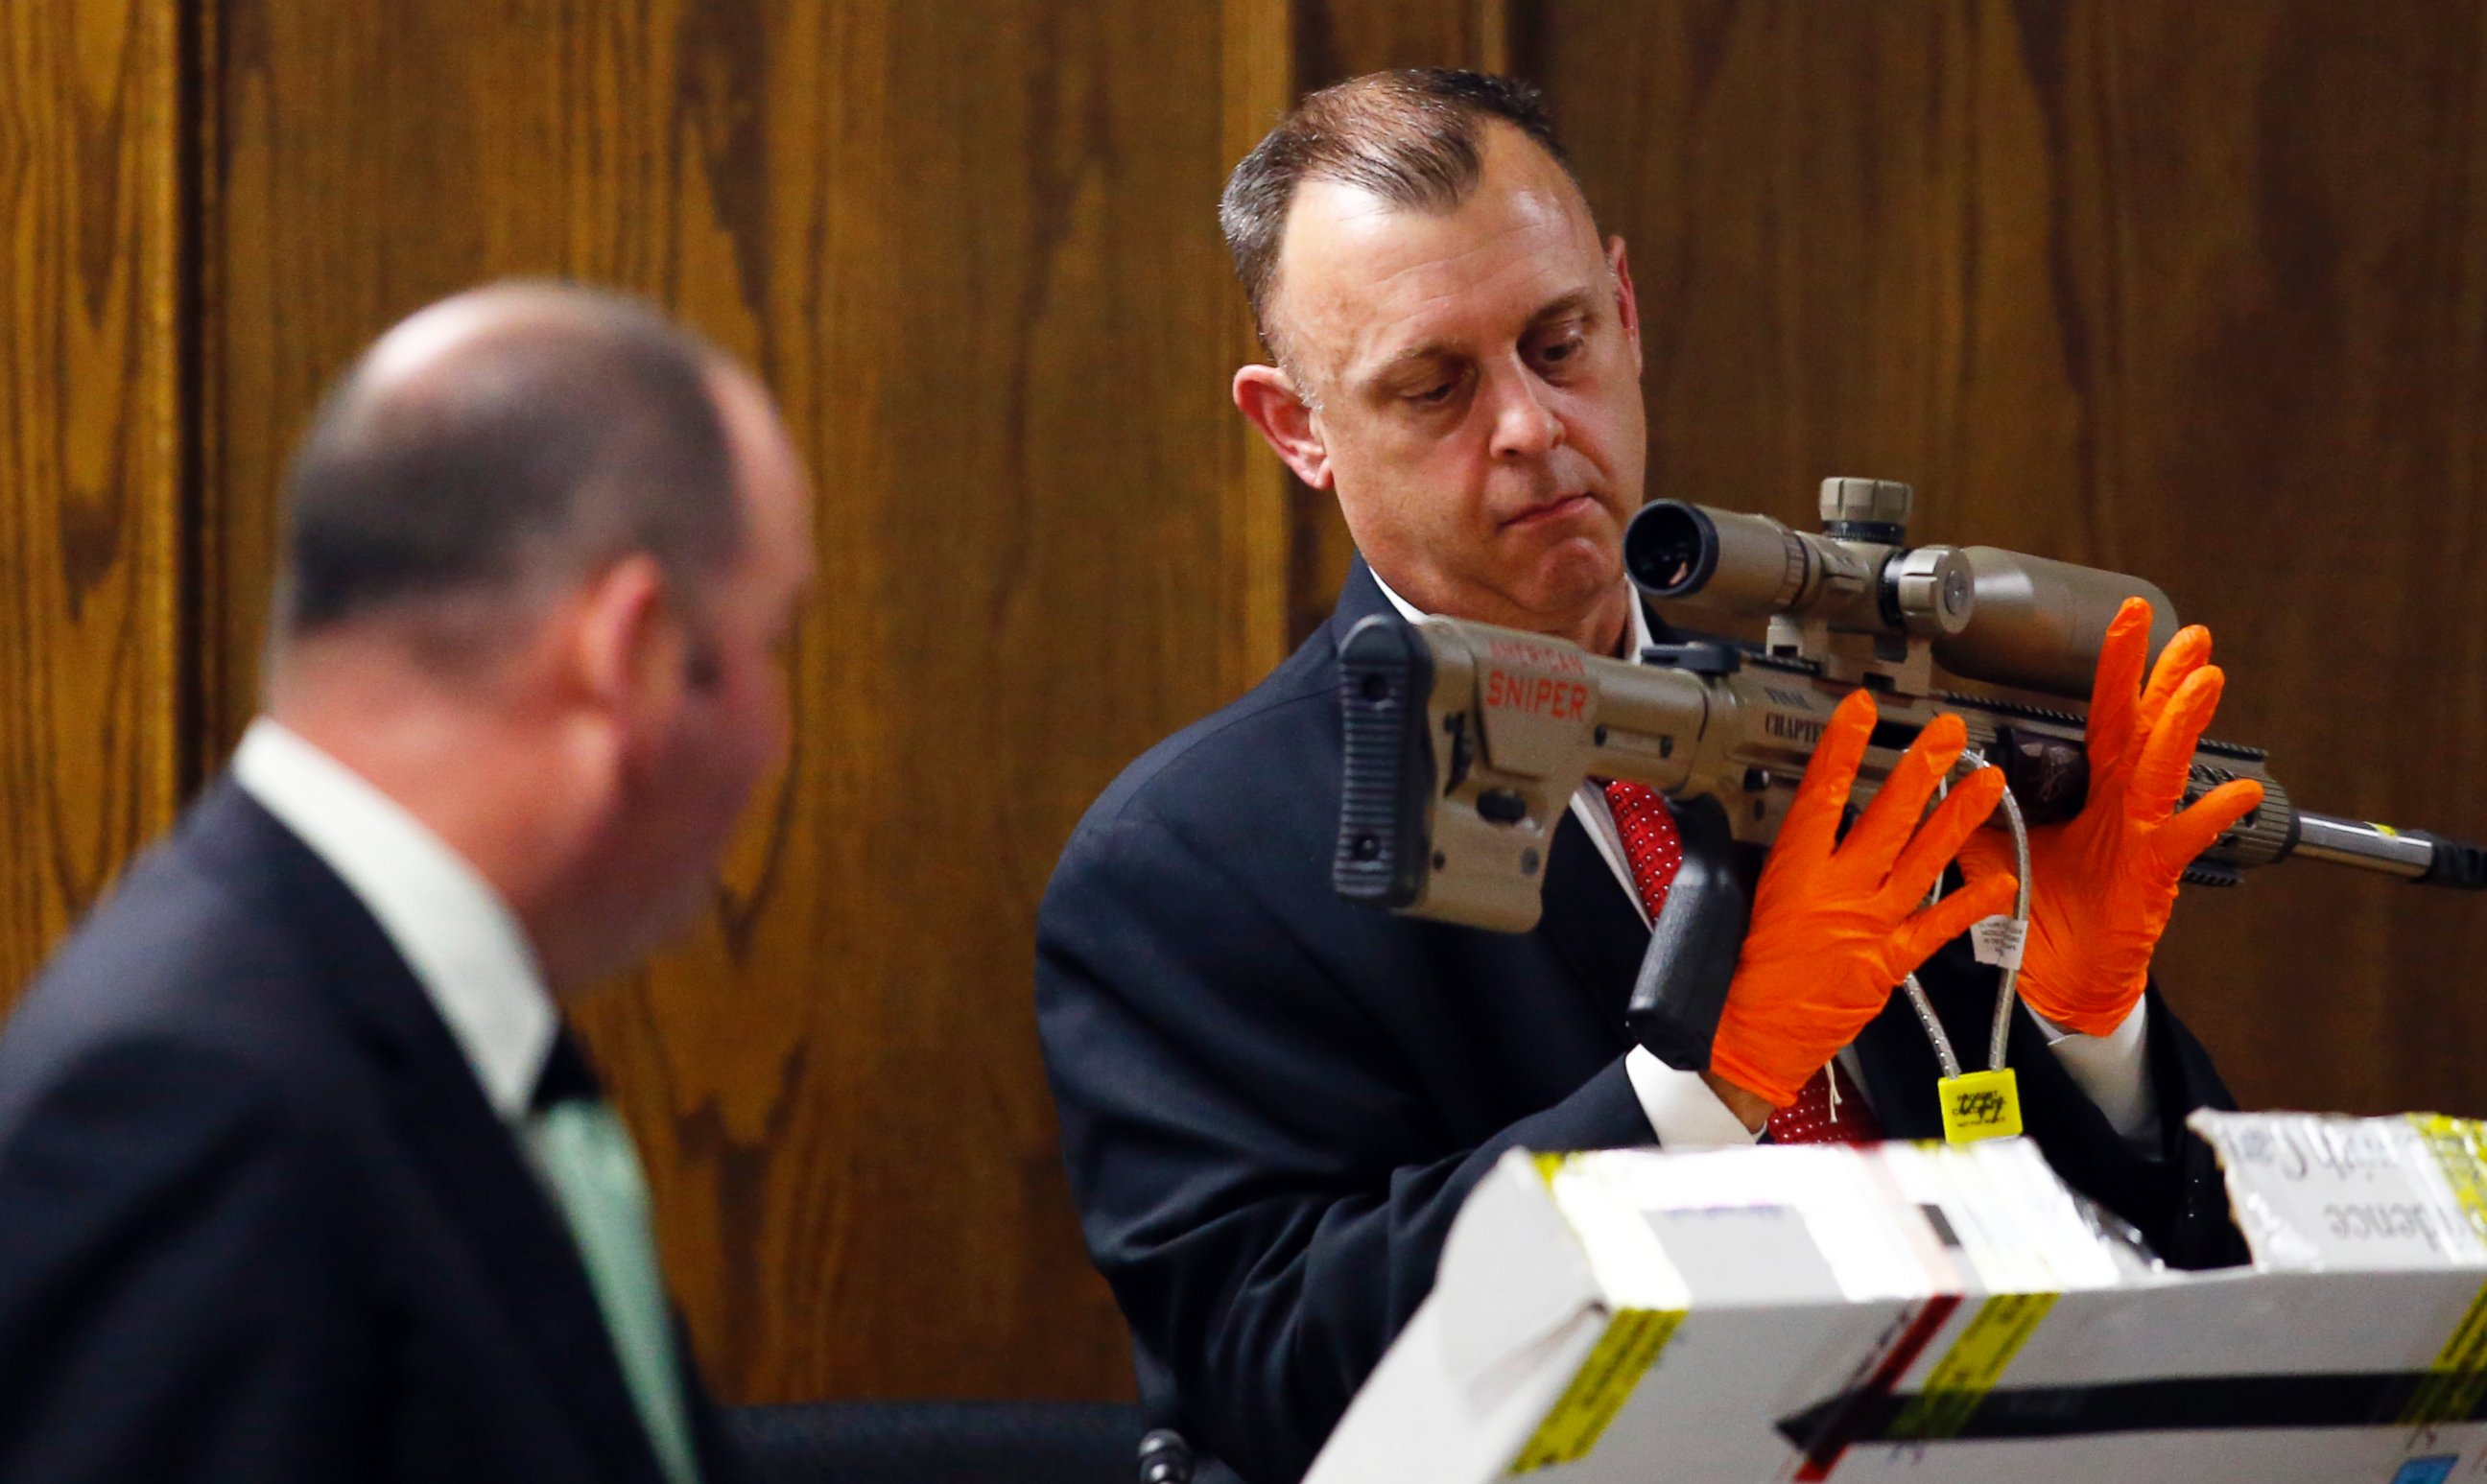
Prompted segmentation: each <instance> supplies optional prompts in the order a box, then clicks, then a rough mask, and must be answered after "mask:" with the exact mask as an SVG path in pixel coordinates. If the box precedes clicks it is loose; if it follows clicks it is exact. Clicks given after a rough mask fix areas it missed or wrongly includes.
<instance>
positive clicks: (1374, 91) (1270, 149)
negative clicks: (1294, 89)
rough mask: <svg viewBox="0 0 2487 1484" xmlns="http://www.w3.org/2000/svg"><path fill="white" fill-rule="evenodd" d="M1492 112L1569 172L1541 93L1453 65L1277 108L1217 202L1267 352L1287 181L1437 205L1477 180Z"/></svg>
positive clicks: (1288, 203) (1455, 198) (1360, 82)
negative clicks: (1279, 113) (1274, 120)
mask: <svg viewBox="0 0 2487 1484" xmlns="http://www.w3.org/2000/svg"><path fill="white" fill-rule="evenodd" d="M1495 119H1499V120H1501V121H1502V122H1503V123H1506V124H1509V125H1511V126H1514V127H1515V128H1518V129H1519V130H1520V131H1521V132H1522V133H1523V134H1526V135H1527V136H1528V137H1529V138H1530V139H1532V140H1534V141H1536V143H1537V144H1538V146H1539V147H1540V148H1542V149H1543V150H1545V151H1546V153H1547V154H1548V155H1550V156H1551V157H1552V159H1553V160H1554V162H1555V163H1557V164H1559V165H1561V166H1562V167H1563V169H1564V172H1565V173H1566V174H1569V173H1570V172H1571V169H1572V166H1571V162H1570V160H1569V159H1567V158H1566V157H1565V155H1564V153H1563V142H1562V140H1561V138H1560V137H1559V136H1558V135H1557V134H1556V133H1555V131H1554V121H1553V118H1552V116H1551V115H1550V114H1549V113H1548V112H1547V109H1546V100H1545V98H1544V96H1543V95H1541V94H1540V93H1539V92H1538V91H1537V89H1535V88H1534V87H1531V86H1530V85H1529V84H1527V83H1524V82H1522V81H1520V80H1519V79H1517V78H1513V77H1499V76H1495V75H1492V74H1489V73H1484V72H1470V71H1464V70H1458V69H1453V68H1403V69H1400V70H1396V71H1387V72H1368V73H1366V74H1365V75H1363V76H1361V77H1352V78H1349V79H1348V80H1347V81H1345V82H1342V83H1337V84H1334V85H1332V86H1330V87H1327V88H1324V89H1322V90H1321V91H1320V92H1318V93H1313V94H1310V95H1307V96H1306V97H1305V98H1304V99H1303V100H1302V101H1301V102H1299V103H1298V104H1296V106H1295V107H1294V108H1292V109H1290V110H1288V112H1287V115H1286V117H1285V118H1282V119H1280V120H1279V121H1278V126H1277V127H1275V128H1273V129H1271V130H1270V132H1269V134H1268V135H1267V136H1266V137H1264V138H1263V139H1262V141H1261V142H1260V143H1259V144H1258V145H1255V146H1254V147H1253V149H1252V153H1251V154H1246V155H1244V159H1243V162H1242V163H1241V164H1238V165H1237V166H1236V167H1235V173H1234V174H1233V175H1231V176H1229V177H1227V180H1226V191H1225V194H1224V195H1223V196H1221V197H1220V198H1219V199H1218V203H1217V224H1218V226H1219V228H1220V229H1222V230H1223V231H1224V233H1225V234H1226V250H1227V251H1228V252H1229V253H1230V254H1232V255H1233V256H1234V259H1235V274H1236V276H1237V277H1238V278H1241V279H1242V280H1243V281H1244V297H1245V298H1247V299H1249V300H1250V301H1251V305H1252V323H1253V325H1254V327H1255V328H1257V329H1258V330H1259V331H1260V332H1261V341H1262V344H1264V345H1266V346H1268V347H1269V349H1270V350H1271V353H1272V354H1273V355H1278V356H1280V357H1281V358H1283V357H1284V355H1285V353H1286V352H1285V350H1284V348H1283V347H1281V346H1280V345H1279V344H1278V343H1277V339H1276V337H1275V336H1274V335H1273V334H1272V333H1271V322H1270V299H1271V294H1273V293H1274V292H1275V290H1276V287H1277V279H1278V247H1279V243H1280V241H1281V239H1282V238H1284V237H1285V235H1286V227H1287V211H1288V209H1289V208H1290V207H1292V206H1293V205H1294V204H1295V199H1296V190H1297V187H1299V186H1300V185H1301V184H1303V183H1304V182H1307V181H1334V182H1341V183H1343V184H1348V185H1353V186H1355V187H1357V188H1358V189H1361V190H1366V191H1370V192H1372V193H1373V194H1374V195H1377V196H1379V197H1381V198H1382V199H1383V200H1384V201H1387V202H1390V203H1392V204H1394V205H1397V206H1401V207H1408V208H1414V209H1419V210H1430V211H1444V210H1451V209H1453V208H1455V207H1457V206H1458V205H1459V204H1460V203H1461V202H1463V201H1466V200H1467V196H1468V193H1469V192H1470V191H1472V190H1474V189H1476V184H1477V182H1478V180H1480V179H1481V178H1482V177H1483V175H1484V172H1485V162H1484V154H1483V151H1482V149H1481V139H1482V132H1483V129H1484V126H1485V125H1486V124H1487V123H1488V122H1489V121H1491V120H1495ZM1574 183H1576V184H1577V183H1578V179H1577V177H1576V178H1575V182H1574Z"/></svg>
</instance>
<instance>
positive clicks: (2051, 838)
mask: <svg viewBox="0 0 2487 1484" xmlns="http://www.w3.org/2000/svg"><path fill="white" fill-rule="evenodd" d="M2149 653H2150V604H2149V603H2147V602H2143V601H2142V600H2141V599H2138V598H2128V599H2126V600H2125V602H2124V606H2123V607H2121V608H2119V609H2117V610H2116V615H2115V618H2114V620H2113V622H2111V623H2110V624H2109V625H2108V630H2107V642H2106V643H2105V644H2103V645H2101V646H2100V648H2099V667H2098V679H2097V680H2096V681H2095V682H2094V683H2093V684H2092V686H2091V690H2090V719H2089V736H2088V749H2089V760H2090V789H2089V798H2088V799H2087V800H2086V801H2085V802H2084V803H2083V804H2082V812H2081V813H2080V814H2079V815H2078V816H2076V817H2075V818H2073V819H2071V820H2068V821H2066V822H2065V823H2063V824H2061V825H2050V826H2045V827H2043V828H2038V829H2032V830H2030V831H2029V878H2030V880H2029V939H2028V942H2027V944H2026V946H2025V947H2024V949H2023V952H2022V961H2021V981H2020V990H2021V997H2022V998H2024V999H2026V1000H2027V1001H2028V1002H2029V1008H2030V1009H2032V1010H2035V1011H2037V1012H2038V1013H2039V1014H2040V1015H2043V1016H2045V1017H2046V1018H2047V1019H2048V1020H2051V1021H2053V1022H2055V1023H2056V1024H2058V1025H2063V1026H2068V1027H2070V1028H2071V1029H2074V1030H2078V1031H2080V1032H2082V1034H2083V1035H2090V1036H2104V1035H2106V1034H2108V1033H2109V1032H2110V1031H2112V1030H2114V1029H2115V1028H2116V1026H2117V1025H2119V1024H2121V1023H2123V1022H2124V1018H2125V1017H2126V1016H2127V1015H2130V1014H2131V1013H2132V1012H2133V1004H2134V1001H2136V1000H2138V999H2139V998H2140V997H2141V991H2142V987H2143V985H2144V984H2145V983H2146V982H2147V981H2148V978H2149V974H2150V954H2151V950H2153V949H2154V948H2156V947H2158V946H2159V935H2160V934H2161V932H2163V931H2164V930H2165V929H2166V926H2167V914H2168V912H2169V911H2170V910H2172V909H2174V907H2175V906H2176V878H2177V877H2178V875H2179V874H2180V873H2182V872H2183V871H2184V869H2185V867H2186V866H2187V865H2189V864H2190V863H2192V861H2193V859H2194V856H2196V855H2198V854H2202V852H2203V851H2204V850H2206V849H2208V848H2209V846H2210V844H2211V842H2212V841H2214V840H2216V839H2218V838H2219V837H2220V834H2221V833H2222V831H2223V830H2225V829H2226V828H2227V827H2228V826H2231V825H2233V824H2235V823H2236V822H2237V821H2239V820H2241V819H2243V818H2245V817H2246V816H2247V815H2248V814H2250V813H2252V812H2253V809H2254V806H2255V805H2256V804H2259V803H2260V802H2262V785H2261V784H2259V783H2256V782H2254V781H2253V780H2251V779H2249V778H2240V779H2237V780H2236V781H2234V782H2231V783H2223V784H2222V785H2220V786H2219V787H2218V788H2215V789H2213V790H2211V792H2209V793H2208V794H2205V795H2204V796H2202V798H2200V799H2199V800H2197V801H2196V802H2195V803H2194V806H2193V807H2192V808H2190V809H2187V810H2186V811H2185V812H2183V813H2182V814H2177V813H2175V812H2174V810H2175V807H2176V801H2177V800H2178V799H2179V798H2183V797H2184V793H2185V777H2186V771H2187V770H2188V768H2189V767H2190V766H2191V765H2192V763H2193V761H2194V744H2195V743H2196V742H2200V741H2201V740H2202V730H2203V728H2205V727H2207V726H2209V725H2210V724H2211V714H2212V713H2213V712H2214V711H2216V710H2217V709H2218V708H2219V704H2220V689H2221V687H2222V686H2223V685H2225V684H2226V678H2225V677H2224V676H2223V675H2222V673H2221V672H2220V667H2219V666H2218V665H2215V664H2211V663H2209V662H2208V661H2209V659H2210V658H2211V631H2210V630H2207V629H2204V628H2202V627H2201V626H2200V625H2198V624H2197V625H2194V627H2192V628H2189V629H2183V630H2178V631H2177V634H2176V637H2174V638H2172V639H2170V640H2168V641H2167V648H2166V649H2165V650H2164V651H2162V652H2161V653H2160V656H2159V663H2158V665H2157V666H2156V667H2155V668H2154V669H2152V671H2151V672H2150V685H2149V687H2148V688H2147V689H2144V688H2143V687H2142V685H2141V665H2142V661H2143V659H2144V658H2147V657H2148V655H2149ZM2137 696H2138V697H2139V700H2138V703H2137V701H2136V699H2135V698H2136V697H2137ZM1960 865H1961V870H1962V872H1963V873H1964V874H1965V875H1966V876H1967V877H1968V878H1969V880H1970V881H1971V882H1976V881H1978V880H1979V879H1980V878H1981V877H1986V876H1991V875H1994V874H1995V873H1998V872H2007V873H2008V872H2009V871H2010V870H2011V869H2012V865H2013V858H2012V840H2011V837H2010V836H2008V835H2006V834H2004V833H2003V832H2001V831H2000V830H1993V829H1990V830H1986V831H1983V832H1981V833H1980V834H1979V835H1978V836H1977V838H1975V839H1974V840H1972V841H1970V844H1969V847H1968V848H1967V849H1965V850H1963V851H1962V852H1961V854H1960Z"/></svg>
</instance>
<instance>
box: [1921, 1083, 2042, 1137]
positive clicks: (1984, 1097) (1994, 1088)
mask: <svg viewBox="0 0 2487 1484" xmlns="http://www.w3.org/2000/svg"><path fill="white" fill-rule="evenodd" d="M1935 1088H1936V1092H1937V1095H1938V1096H1939V1097H1940V1098H1941V1100H1942V1121H1943V1141H1944V1142H1945V1143H1951V1144H1974V1143H1976V1142H1977V1141H1978V1140H1979V1139H1982V1138H2005V1137H2008V1136H2010V1135H2012V1134H2018V1133H2020V1132H2021V1082H2020V1079H2019V1078H2016V1077H2014V1076H2013V1075H2012V1069H2011V1068H2010V1067H2005V1068H2003V1069H2001V1070H2000V1071H1996V1072H1964V1073H1962V1074H1961V1075H1960V1076H1958V1077H1947V1078H1943V1079H1942V1081H1940V1082H1937V1083H1936V1084H1935Z"/></svg>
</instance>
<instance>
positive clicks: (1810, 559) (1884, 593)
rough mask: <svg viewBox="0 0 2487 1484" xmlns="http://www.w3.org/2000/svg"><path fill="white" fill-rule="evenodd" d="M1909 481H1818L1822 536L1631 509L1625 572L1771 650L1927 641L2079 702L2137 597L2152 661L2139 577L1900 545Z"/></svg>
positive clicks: (2169, 619)
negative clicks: (1754, 628)
mask: <svg viewBox="0 0 2487 1484" xmlns="http://www.w3.org/2000/svg"><path fill="white" fill-rule="evenodd" d="M1911 500H1912V491H1911V490H1910V489H1909V487H1908V486H1907V485H1903V484H1897V483H1894V482H1892V481H1889V480H1880V479H1826V480H1824V481H1823V482H1822V505H1821V509H1822V531H1821V533H1820V534H1819V535H1817V534H1815V533H1813V532H1810V531H1799V530H1794V529H1791V528H1790V527H1788V526H1786V525H1783V524H1781V523H1780V522H1779V521H1776V520H1774V519H1772V518H1770V517H1768V516H1755V515H1746V514H1742V513H1740V512H1736V511H1729V510H1719V509H1717V508H1715V507H1712V506H1708V505H1693V504H1689V503H1687V502H1685V501H1682V500H1658V501H1654V502H1652V503H1650V504H1648V505H1645V506H1643V507H1641V509H1640V511H1639V512H1638V513H1637V514H1635V516H1634V517H1633V518H1632V523H1631V524H1630V525H1629V526H1628V527H1627V528H1626V529H1625V532H1624V567H1625V570H1626V571H1627V572H1629V573H1630V574H1631V575H1632V579H1633V581H1634V582H1635V584H1637V585H1638V586H1639V587H1640V589H1641V590H1642V591H1643V592H1645V593H1647V594H1648V595H1649V596H1650V597H1651V598H1653V599H1656V600H1658V601H1659V602H1689V603H1692V604H1695V605H1698V606H1702V607H1707V608H1710V609H1713V610H1716V611H1719V612H1724V613H1730V614H1736V615H1739V616H1742V617H1746V618H1767V619H1770V620H1771V621H1772V632H1771V636H1770V640H1769V646H1770V648H1771V649H1772V650H1774V651H1780V652H1787V653H1793V652H1795V651H1796V650H1797V649H1798V648H1800V643H1799V640H1798V637H1797V635H1798V633H1799V632H1800V631H1801V630H1803V629H1806V628H1814V627H1816V626H1818V627H1819V628H1820V629H1822V630H1828V631H1829V632H1831V633H1852V634H1870V635H1874V636H1876V637H1878V638H1885V639H1889V640H1895V641H1898V640H1907V639H1921V640H1924V641H1926V642H1928V643H1929V644H1930V645H1931V646H1932V648H1933V653H1934V658H1935V661H1936V663H1938V664H1941V665H1942V667H1943V668H1944V669H1946V670H1949V671H1950V672H1951V673H1953V674H1954V675H1959V676H1965V677H1967V678H1969V679H1971V680H1981V681H1987V682H1990V683H1992V684H1994V685H1998V686H2015V687H2019V688H2023V689H2029V690H2040V691H2045V692H2048V693H2050V694H2054V695H2060V696H2070V697H2074V698H2076V699H2086V698H2087V697H2088V695H2089V690H2090V678H2091V674H2092V672H2093V670H2094V669H2095V668H2096V666H2097V663H2098V653H2099V646H2100V644H2101V643H2103V642H2104V641H2105V640H2106V637H2107V626H2108V622H2109V620H2110V619H2112V618H2114V617H2115V611H2116V609H2117V608H2118V607H2120V606H2122V604H2123V602H2124V601H2125V600H2126V599H2127V598H2137V597H2138V598H2146V599H2148V600H2149V601H2150V610H2151V614H2152V623H2151V635H2150V639H2151V643H2150V647H2151V652H2152V653H2153V654H2154V655H2156V653H2157V652H2158V650H2159V647H2160V646H2161V645H2163V644H2165V643H2166V642H2167V640H2168V639H2169V638H2170V637H2171V636H2173V635H2174V633H2175V632H2176V608H2175V604H2174V603H2172V602H2168V601H2167V595H2166V594H2165V593H2163V592H2161V591H2160V590H2159V589H2158V588H2156V587H2154V586H2152V585H2151V584H2150V583H2148V582H2144V581H2143V580H2141V579H2140V578H2139V577H2131V576H2126V575H2124V574H2121V573H2112V572H2101V571H2098V570H2097V569H2095V568H2090V567H2077V566H2074V565H2073V564H2072V563H2070V562H2057V561H2050V560H2049V559H2047V558H2046V557H2042V556H2028V555H2026V554H2024V553H2022V552H2018V551H2005V550H2001V549H1999V548H1998V547H1995V546H1917V547H1914V548H1911V547H1910V546H1908V522H1909V507H1910V504H1911Z"/></svg>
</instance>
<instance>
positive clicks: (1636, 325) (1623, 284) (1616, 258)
mask: <svg viewBox="0 0 2487 1484" xmlns="http://www.w3.org/2000/svg"><path fill="white" fill-rule="evenodd" d="M1607 267H1609V268H1611V269H1613V270H1614V275H1615V313H1616V314H1617V315H1618V316H1620V317H1621V318H1622V320H1623V322H1624V339H1625V340H1626V341H1628V342H1630V343H1631V345H1632V353H1633V375H1634V376H1639V375H1640V300H1639V299H1637V298H1635V296H1634V294H1633V281H1632V265H1631V264H1630V263H1629V262H1627V261H1625V257H1624V239H1623V238H1620V237H1610V238H1607Z"/></svg>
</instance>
